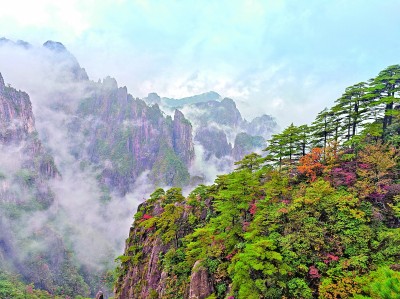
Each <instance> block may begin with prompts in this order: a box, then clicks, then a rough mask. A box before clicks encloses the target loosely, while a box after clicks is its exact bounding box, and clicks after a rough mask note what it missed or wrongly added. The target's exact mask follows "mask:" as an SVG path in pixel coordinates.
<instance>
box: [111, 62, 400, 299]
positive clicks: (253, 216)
mask: <svg viewBox="0 0 400 299" xmlns="http://www.w3.org/2000/svg"><path fill="white" fill-rule="evenodd" d="M399 104H400V66H399V65H394V66H390V67H388V68H386V69H385V70H383V71H382V72H380V73H379V74H378V76H377V77H376V78H373V79H371V80H369V82H367V83H365V82H362V83H358V84H356V85H354V86H351V87H349V88H347V89H346V91H345V93H344V94H343V96H342V97H341V98H340V99H338V100H337V101H336V105H335V106H334V107H332V108H330V109H325V110H323V111H322V112H321V113H319V114H318V116H317V117H316V120H315V121H314V122H313V124H312V125H311V126H307V125H303V126H294V125H290V126H289V127H288V128H286V129H285V130H283V131H282V133H280V134H277V135H274V136H273V137H272V139H271V140H270V141H269V143H268V146H267V148H266V151H267V154H266V156H265V157H262V156H260V155H257V154H251V155H248V156H246V157H245V158H244V159H243V160H241V161H239V162H237V163H236V166H237V168H236V170H235V171H233V172H232V173H230V174H226V175H220V176H218V178H217V179H216V180H215V183H214V184H213V185H211V186H204V185H200V186H198V187H197V188H196V189H194V190H193V191H192V192H191V193H190V194H189V196H188V197H187V198H184V197H183V196H182V194H181V193H180V189H178V188H172V189H170V190H167V191H164V190H163V189H157V190H156V191H155V192H154V193H153V194H152V195H151V198H150V199H149V200H147V201H146V202H145V203H144V204H142V205H141V206H140V207H139V209H138V212H137V213H136V215H135V222H134V224H133V227H132V228H131V231H130V234H129V238H128V240H127V243H126V250H125V253H124V255H122V256H120V257H119V260H120V262H121V266H120V267H119V268H118V269H117V270H118V275H119V277H118V280H117V282H116V287H115V295H116V298H209V299H211V298H229V299H233V298H328V299H330V298H358V299H360V298H399V297H400V176H399V166H400V164H399V142H400V135H399V133H400V114H399V112H400V110H399V109H400V105H399Z"/></svg>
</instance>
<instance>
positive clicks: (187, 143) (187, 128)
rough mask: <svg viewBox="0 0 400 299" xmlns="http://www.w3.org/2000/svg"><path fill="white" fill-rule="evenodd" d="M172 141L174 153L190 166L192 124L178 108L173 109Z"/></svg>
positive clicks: (192, 154)
mask: <svg viewBox="0 0 400 299" xmlns="http://www.w3.org/2000/svg"><path fill="white" fill-rule="evenodd" d="M172 141H173V147H174V151H175V153H176V154H177V155H178V157H179V158H181V160H182V161H183V162H184V163H185V164H186V165H188V166H190V164H191V162H192V161H193V159H194V147H193V136H192V125H191V124H190V122H189V121H188V120H187V119H186V118H185V116H184V115H183V113H182V112H181V111H179V110H175V115H174V122H173V131H172Z"/></svg>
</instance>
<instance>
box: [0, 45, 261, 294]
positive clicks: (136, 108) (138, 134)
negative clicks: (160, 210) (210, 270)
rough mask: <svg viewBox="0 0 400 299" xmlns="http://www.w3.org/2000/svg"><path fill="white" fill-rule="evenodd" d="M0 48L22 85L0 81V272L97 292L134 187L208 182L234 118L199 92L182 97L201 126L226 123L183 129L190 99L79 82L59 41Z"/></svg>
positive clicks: (188, 124) (133, 204) (53, 288)
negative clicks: (172, 101)
mask: <svg viewBox="0 0 400 299" xmlns="http://www.w3.org/2000/svg"><path fill="white" fill-rule="evenodd" d="M0 55H1V56H2V57H16V61H19V64H18V65H19V68H18V69H20V70H24V71H23V72H21V71H18V72H15V68H14V67H10V64H9V63H8V62H7V63H4V62H3V60H1V61H0V69H3V68H4V69H5V70H6V72H4V71H2V74H6V75H5V76H6V78H7V73H8V74H10V78H12V81H13V82H17V83H18V87H20V88H26V92H22V91H18V90H16V89H15V88H13V87H11V85H10V84H7V85H6V84H5V83H4V80H3V77H1V78H0V151H1V156H0V214H1V217H0V229H1V232H0V270H1V271H5V272H4V273H6V272H7V273H10V275H11V276H8V275H9V274H5V276H4V277H5V280H6V281H9V279H11V280H12V279H13V278H12V277H13V275H20V279H21V280H22V281H23V282H24V283H26V284H30V283H33V284H34V286H35V287H36V288H39V289H43V290H46V291H48V292H49V293H51V294H55V295H61V294H64V295H68V296H76V295H78V294H79V295H84V296H88V295H90V294H91V295H94V294H96V293H97V291H98V290H99V289H103V291H104V293H105V294H106V295H107V294H109V289H110V284H111V283H112V273H111V272H110V271H109V270H110V269H112V268H113V267H114V265H113V257H114V256H115V255H116V254H117V252H120V251H121V250H122V246H123V239H124V230H121V229H120V228H121V227H128V226H129V224H130V222H131V211H132V210H135V209H136V208H137V205H138V204H139V203H140V201H141V200H142V197H143V196H144V194H149V190H151V189H152V188H154V187H158V186H161V187H165V186H178V187H183V188H188V186H189V185H194V184H196V183H197V182H205V181H209V180H211V179H212V178H213V177H214V176H215V171H214V167H217V168H218V169H222V168H223V167H228V168H229V169H230V168H231V167H232V166H233V160H232V151H233V149H232V148H233V147H232V145H231V144H230V143H231V142H232V141H231V140H234V139H232V138H234V137H232V136H234V135H232V134H231V133H229V134H230V135H229V134H228V133H227V132H230V131H229V130H230V129H229V128H228V127H229V126H232V128H233V129H234V130H235V132H236V130H239V129H238V128H239V127H240V126H242V125H243V124H244V123H245V121H244V120H243V119H242V117H241V115H240V112H239V110H238V109H237V108H236V105H235V103H234V101H233V100H231V99H222V100H221V98H220V96H219V95H217V94H216V93H213V92H210V93H206V94H204V95H200V96H194V97H190V98H187V99H184V101H183V102H184V103H187V104H190V103H191V105H199V106H198V109H203V110H207V109H209V110H210V111H212V110H215V111H213V113H214V114H212V115H211V116H210V118H206V117H204V119H203V120H202V121H203V123H202V130H206V128H207V122H213V123H214V124H217V125H221V124H222V125H224V126H225V127H226V128H224V129H223V130H220V131H218V130H215V128H211V130H210V131H209V133H201V130H200V128H199V130H197V127H196V130H197V131H194V123H195V121H196V120H197V119H194V120H193V121H192V120H190V119H188V117H187V116H186V112H185V111H184V109H186V108H185V107H189V106H190V105H189V106H188V105H183V106H182V105H180V107H182V108H180V109H179V110H178V109H176V108H172V109H171V108H168V109H167V110H165V111H164V108H165V106H164V105H165V101H164V99H163V98H160V97H159V96H158V95H157V94H150V95H149V96H148V97H147V98H145V99H144V100H142V99H139V98H135V97H133V96H132V95H130V94H129V93H128V91H127V88H126V87H121V86H118V83H117V81H116V80H115V79H114V78H111V77H106V78H104V79H103V80H99V81H97V82H94V81H91V80H90V79H89V78H88V75H87V73H86V71H85V69H84V68H83V67H81V65H80V64H79V62H78V61H77V59H76V58H75V57H74V56H73V54H72V53H70V52H69V51H68V49H67V48H66V47H65V46H64V45H63V44H61V43H59V42H55V41H47V42H45V43H44V44H43V46H42V47H35V46H32V45H29V44H28V43H26V42H22V41H18V42H13V41H10V40H7V39H4V38H3V39H1V40H0ZM19 85H20V86H19ZM28 93H29V96H28ZM216 100H217V101H216ZM150 102H152V103H150ZM201 105H204V106H201ZM190 107H191V106H190ZM207 107H208V108H207ZM213 107H214V108H215V109H214V108H213ZM217 110H218V111H217ZM201 117H203V116H201ZM226 130H228V131H226ZM195 134H197V135H195ZM228 137H229V139H228ZM207 138H208V139H207ZM256 139H257V138H256ZM246 142H247V141H246ZM198 144H200V145H201V146H202V147H203V149H205V150H207V152H208V153H211V154H208V155H209V157H208V158H207V156H206V154H204V155H203V154H202V152H199V151H198ZM251 144H252V146H253V144H256V145H257V146H259V145H260V144H257V143H255V142H253V143H251ZM260 147H261V146H260ZM250 148H252V147H246V146H243V149H242V150H241V151H238V153H237V155H242V154H244V153H245V152H247V151H250ZM220 149H222V151H220ZM218 151H220V152H218ZM216 153H217V154H216ZM215 165H217V166H215ZM2 273H3V272H2ZM13 291H16V290H13Z"/></svg>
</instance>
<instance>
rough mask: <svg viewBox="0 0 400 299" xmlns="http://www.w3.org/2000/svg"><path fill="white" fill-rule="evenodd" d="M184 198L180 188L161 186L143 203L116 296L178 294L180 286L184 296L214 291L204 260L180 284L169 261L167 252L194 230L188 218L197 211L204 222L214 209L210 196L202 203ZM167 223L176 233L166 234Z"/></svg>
mask: <svg viewBox="0 0 400 299" xmlns="http://www.w3.org/2000/svg"><path fill="white" fill-rule="evenodd" d="M171 190H173V191H171ZM183 199H184V198H183V196H182V195H181V194H180V193H179V191H178V190H177V189H176V188H172V189H170V190H168V191H167V192H164V190H162V189H157V190H156V191H155V192H154V193H153V194H152V195H151V199H149V200H148V201H146V202H144V203H143V204H141V205H140V206H139V208H138V214H136V216H135V222H134V224H133V226H132V227H131V229H130V232H129V237H128V239H127V240H126V246H125V252H124V255H123V256H121V257H119V258H120V261H121V266H120V269H119V273H120V275H119V277H118V279H117V283H116V286H115V289H114V293H115V298H116V299H136V298H137V299H139V298H175V297H176V296H175V297H174V295H176V293H177V291H176V290H177V289H179V293H180V295H181V296H182V297H183V298H206V295H207V294H208V295H209V294H211V293H212V292H213V290H214V289H213V284H212V281H211V277H210V276H209V275H208V273H207V269H206V268H205V267H204V266H203V265H201V264H200V262H198V263H196V264H195V266H194V267H193V271H192V275H191V280H190V282H187V281H182V282H180V285H179V287H178V286H177V285H176V281H174V279H171V278H172V277H173V276H174V274H173V273H171V272H170V271H171V270H170V268H169V266H168V265H167V264H166V263H165V260H166V257H167V256H171V255H174V254H175V253H176V252H175V250H176V248H177V242H178V240H181V239H182V238H183V237H185V236H186V235H188V234H189V233H191V232H192V231H193V225H191V224H190V223H189V220H188V219H189V218H190V217H193V216H194V215H196V218H197V219H198V221H199V222H204V221H205V219H206V217H207V213H209V212H210V210H209V209H210V208H211V201H210V200H205V201H204V203H203V206H201V207H200V205H193V206H189V205H187V203H186V202H185V201H183ZM198 200H200V199H198ZM190 215H191V216H190ZM153 221H154V222H153ZM164 221H166V222H164ZM165 225H166V226H167V227H168V228H169V229H172V230H173V231H174V236H173V237H167V238H166V237H165V236H164V235H163V234H162V232H164V230H163V228H162V227H163V226H165ZM165 229H167V228H165ZM165 232H167V231H166V230H165ZM189 271H190V269H189Z"/></svg>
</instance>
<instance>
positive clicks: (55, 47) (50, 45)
mask: <svg viewBox="0 0 400 299" xmlns="http://www.w3.org/2000/svg"><path fill="white" fill-rule="evenodd" d="M43 47H45V48H47V49H49V50H52V51H55V52H64V51H67V48H66V47H65V46H64V45H63V44H62V43H60V42H55V41H52V40H48V41H47V42H45V43H44V44H43Z"/></svg>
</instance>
